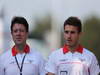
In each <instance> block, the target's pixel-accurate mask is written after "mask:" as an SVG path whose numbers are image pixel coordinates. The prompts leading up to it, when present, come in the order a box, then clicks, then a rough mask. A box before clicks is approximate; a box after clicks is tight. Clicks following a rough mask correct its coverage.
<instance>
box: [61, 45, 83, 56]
mask: <svg viewBox="0 0 100 75" xmlns="http://www.w3.org/2000/svg"><path fill="white" fill-rule="evenodd" d="M69 51H70V50H69V49H68V46H67V45H64V47H63V53H64V54H65V53H67V52H69ZM75 51H76V52H79V53H83V47H82V46H81V45H79V46H78V48H77V49H76V50H75Z"/></svg>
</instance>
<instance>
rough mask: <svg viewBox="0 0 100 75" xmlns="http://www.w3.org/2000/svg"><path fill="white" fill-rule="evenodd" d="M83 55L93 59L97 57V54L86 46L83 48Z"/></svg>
mask: <svg viewBox="0 0 100 75" xmlns="http://www.w3.org/2000/svg"><path fill="white" fill-rule="evenodd" d="M83 55H85V56H88V57H89V58H91V59H92V58H96V56H95V54H94V53H93V52H91V51H90V50H88V49H86V48H84V50H83Z"/></svg>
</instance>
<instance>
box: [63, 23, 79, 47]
mask: <svg viewBox="0 0 100 75" xmlns="http://www.w3.org/2000/svg"><path fill="white" fill-rule="evenodd" d="M80 34H81V32H80V33H79V32H78V28H77V27H76V26H72V25H66V26H65V29H64V38H65V40H66V45H68V46H69V47H75V46H77V45H78V43H79V37H80Z"/></svg>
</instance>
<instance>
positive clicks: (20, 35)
mask: <svg viewBox="0 0 100 75" xmlns="http://www.w3.org/2000/svg"><path fill="white" fill-rule="evenodd" d="M11 34H12V38H13V40H14V42H15V44H16V45H21V44H26V39H27V37H28V32H26V29H25V26H24V25H23V24H18V23H15V24H14V26H13V28H12V32H11Z"/></svg>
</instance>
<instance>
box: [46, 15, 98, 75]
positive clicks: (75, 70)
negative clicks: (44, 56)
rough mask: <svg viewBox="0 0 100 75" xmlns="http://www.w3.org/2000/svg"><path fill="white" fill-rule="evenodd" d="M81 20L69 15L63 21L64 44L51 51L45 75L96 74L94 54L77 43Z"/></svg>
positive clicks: (80, 31)
mask: <svg viewBox="0 0 100 75" xmlns="http://www.w3.org/2000/svg"><path fill="white" fill-rule="evenodd" d="M81 33H82V26H81V21H80V20H79V19H78V18H77V17H69V18H68V19H67V20H66V21H65V22H64V38H65V40H66V41H65V45H64V46H63V48H60V49H58V50H56V51H54V52H52V53H51V55H50V56H49V59H48V61H47V63H46V66H45V69H46V71H47V75H98V74H99V72H100V69H99V65H98V62H97V59H96V57H95V55H94V54H93V53H92V52H90V51H89V50H87V49H86V48H83V47H82V45H80V43H79V38H80V36H81Z"/></svg>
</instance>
